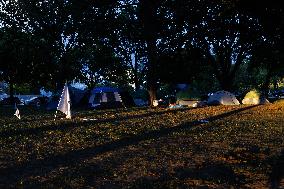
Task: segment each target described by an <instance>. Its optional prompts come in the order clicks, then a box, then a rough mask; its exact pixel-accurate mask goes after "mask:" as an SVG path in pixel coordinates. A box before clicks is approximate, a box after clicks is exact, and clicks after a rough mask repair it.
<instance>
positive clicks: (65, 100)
mask: <svg viewBox="0 0 284 189" xmlns="http://www.w3.org/2000/svg"><path fill="white" fill-rule="evenodd" d="M57 110H59V111H61V112H62V113H64V114H65V115H66V118H67V119H71V100H70V94H69V89H68V85H67V84H65V86H64V89H63V91H62V94H61V98H60V100H59V102H58V105H57ZM55 116H56V114H55Z"/></svg>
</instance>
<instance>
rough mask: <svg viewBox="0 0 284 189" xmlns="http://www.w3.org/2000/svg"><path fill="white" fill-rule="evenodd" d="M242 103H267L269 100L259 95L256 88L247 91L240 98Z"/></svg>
mask: <svg viewBox="0 0 284 189" xmlns="http://www.w3.org/2000/svg"><path fill="white" fill-rule="evenodd" d="M242 103H243V104H268V103H269V101H268V100H267V99H266V98H265V97H264V96H262V95H261V93H260V92H258V91H257V90H251V91H249V92H248V93H247V94H246V95H245V97H244V99H243V100H242Z"/></svg>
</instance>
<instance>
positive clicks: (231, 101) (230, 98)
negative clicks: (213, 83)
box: [207, 91, 240, 105]
mask: <svg viewBox="0 0 284 189" xmlns="http://www.w3.org/2000/svg"><path fill="white" fill-rule="evenodd" d="M207 103H208V104H209V105H239V104H240V103H239V101H238V100H237V98H236V97H235V95H233V94H232V93H230V92H228V91H217V92H215V93H214V94H212V95H210V96H209V98H208V101H207Z"/></svg>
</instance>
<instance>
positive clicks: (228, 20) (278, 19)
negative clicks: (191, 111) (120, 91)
mask: <svg viewBox="0 0 284 189" xmlns="http://www.w3.org/2000/svg"><path fill="white" fill-rule="evenodd" d="M255 3H256V2H252V3H251V2H247V1H244V0H238V1H223V0H220V1H214V2H212V1H209V0H199V1H197V0H190V1H184V0H174V1H172V0H171V1H170V0H159V1H148V0H124V1H102V2H99V1H85V0H84V1H77V0H70V1H65V0H59V1H43V0H25V1H1V2H0V9H1V14H0V24H1V27H0V30H1V31H0V32H1V36H0V60H1V65H0V71H1V72H0V75H1V80H2V81H6V82H9V83H11V85H10V86H12V87H11V94H12V93H13V83H16V84H21V83H28V84H29V85H30V86H31V87H32V88H37V87H40V86H45V87H46V88H54V89H56V88H59V87H61V86H62V84H63V83H64V82H66V80H67V81H70V80H73V79H77V80H80V81H82V82H84V83H86V84H87V85H88V86H89V87H93V86H95V85H97V84H100V83H109V84H117V85H124V86H127V85H129V84H133V85H134V86H135V89H136V90H139V89H140V88H141V87H146V88H147V90H148V92H149V96H150V102H152V101H153V100H154V99H156V98H157V90H158V89H159V88H160V86H161V84H163V83H167V84H175V83H191V84H192V83H197V85H198V84H200V86H202V88H207V89H206V90H210V87H208V86H212V85H211V84H208V83H210V81H213V80H215V79H216V80H217V81H218V83H219V85H218V86H217V87H219V88H221V89H224V90H229V91H235V90H238V89H240V86H243V87H244V88H245V87H246V86H255V87H259V88H261V89H263V90H264V91H266V93H267V91H268V87H269V84H270V83H271V81H272V78H273V79H274V80H275V78H276V77H279V78H280V77H282V76H283V64H282V61H283V52H282V51H283V50H282V48H281V47H282V46H283V9H282V7H281V6H279V5H278V4H277V3H276V2H275V3H270V4H268V3H265V2H261V3H259V2H257V4H258V6H257V7H256V6H255ZM258 69H262V70H265V71H264V72H263V73H265V74H264V75H265V77H264V78H263V77H259V78H263V79H261V80H260V82H257V83H252V82H251V83H248V82H247V80H248V77H250V78H251V80H253V79H252V78H256V77H257V76H258V75H259V74H258V72H257V70H258ZM253 70H255V71H253ZM240 73H242V74H240ZM252 73H254V74H253V75H252V76H249V74H250V75H251V74H252ZM211 90H212V89H211Z"/></svg>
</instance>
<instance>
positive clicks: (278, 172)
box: [269, 150, 284, 189]
mask: <svg viewBox="0 0 284 189" xmlns="http://www.w3.org/2000/svg"><path fill="white" fill-rule="evenodd" d="M282 179H283V180H284V150H282V152H281V153H280V156H279V157H276V159H275V161H274V162H272V172H271V174H270V177H269V182H270V188H271V189H277V188H280V182H281V180H282ZM282 184H284V183H282ZM281 187H283V186H281Z"/></svg>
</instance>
